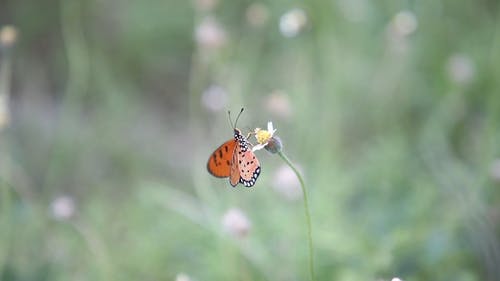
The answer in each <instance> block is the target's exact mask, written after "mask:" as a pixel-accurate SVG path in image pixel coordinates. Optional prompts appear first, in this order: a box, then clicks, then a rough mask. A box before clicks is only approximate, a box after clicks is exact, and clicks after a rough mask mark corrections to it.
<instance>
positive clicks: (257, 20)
mask: <svg viewBox="0 0 500 281" xmlns="http://www.w3.org/2000/svg"><path fill="white" fill-rule="evenodd" d="M246 18H247V21H248V23H249V24H250V25H252V26H254V27H261V26H263V25H265V24H266V23H267V21H268V20H269V10H268V9H267V7H266V5H264V4H262V3H259V2H255V3H252V5H250V6H249V7H248V8H247V10H246Z"/></svg>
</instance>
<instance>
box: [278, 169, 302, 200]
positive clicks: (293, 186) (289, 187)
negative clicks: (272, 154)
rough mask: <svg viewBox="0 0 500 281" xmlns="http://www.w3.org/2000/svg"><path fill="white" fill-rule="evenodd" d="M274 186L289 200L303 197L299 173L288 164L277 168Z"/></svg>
mask: <svg viewBox="0 0 500 281" xmlns="http://www.w3.org/2000/svg"><path fill="white" fill-rule="evenodd" d="M300 170H301V169H300V167H299V171H300ZM272 187H273V189H274V190H275V191H276V192H278V193H279V194H280V195H282V196H283V197H284V198H285V199H287V200H289V201H295V200H298V199H300V198H302V189H300V182H299V180H298V178H297V175H295V173H294V171H293V170H292V169H291V168H290V167H289V166H287V165H283V166H281V167H279V168H278V169H277V170H276V172H275V173H274V176H273V181H272Z"/></svg>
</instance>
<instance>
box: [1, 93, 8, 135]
mask: <svg viewBox="0 0 500 281" xmlns="http://www.w3.org/2000/svg"><path fill="white" fill-rule="evenodd" d="M9 122H10V111H9V96H8V95H7V94H0V130H2V129H3V128H5V127H7V125H9Z"/></svg>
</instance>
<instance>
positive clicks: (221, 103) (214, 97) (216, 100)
mask: <svg viewBox="0 0 500 281" xmlns="http://www.w3.org/2000/svg"><path fill="white" fill-rule="evenodd" d="M227 100H228V94H227V91H226V90H225V89H224V88H222V87H221V86H219V85H211V86H210V87H209V88H208V89H206V90H205V91H203V94H202V95H201V101H202V103H203V105H204V106H205V107H206V108H207V109H209V110H210V111H213V112H217V111H221V110H222V109H224V108H225V107H226V105H227Z"/></svg>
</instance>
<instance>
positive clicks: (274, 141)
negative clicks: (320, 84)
mask: <svg viewBox="0 0 500 281" xmlns="http://www.w3.org/2000/svg"><path fill="white" fill-rule="evenodd" d="M264 148H265V149H266V150H267V151H269V152H271V153H278V152H280V151H281V149H282V148H283V144H282V143H281V139H280V138H279V137H278V136H273V137H272V138H270V139H269V142H268V143H267V145H266V146H265V147H264Z"/></svg>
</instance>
